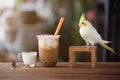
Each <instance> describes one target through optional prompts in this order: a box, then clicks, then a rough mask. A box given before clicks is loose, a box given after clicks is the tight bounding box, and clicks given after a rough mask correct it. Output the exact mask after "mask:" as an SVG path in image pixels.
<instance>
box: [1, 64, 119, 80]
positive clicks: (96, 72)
mask: <svg viewBox="0 0 120 80" xmlns="http://www.w3.org/2000/svg"><path fill="white" fill-rule="evenodd" d="M0 80H120V62H97V64H96V67H95V68H91V67H90V62H82V63H77V64H76V65H75V66H73V67H72V68H71V67H69V63H68V62H64V63H58V64H57V66H56V67H42V66H41V65H40V64H39V63H37V64H36V67H35V68H26V67H24V64H23V63H18V66H17V68H16V69H15V70H14V71H11V63H0Z"/></svg>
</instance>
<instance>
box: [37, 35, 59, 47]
mask: <svg viewBox="0 0 120 80" xmlns="http://www.w3.org/2000/svg"><path fill="white" fill-rule="evenodd" d="M58 38H59V35H58V36H55V35H40V36H38V41H39V42H38V43H39V47H40V48H44V49H52V48H56V47H58Z"/></svg>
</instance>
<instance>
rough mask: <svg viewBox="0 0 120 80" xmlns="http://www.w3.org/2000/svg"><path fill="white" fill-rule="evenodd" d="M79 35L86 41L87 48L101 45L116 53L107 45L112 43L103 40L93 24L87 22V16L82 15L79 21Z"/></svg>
mask: <svg viewBox="0 0 120 80" xmlns="http://www.w3.org/2000/svg"><path fill="white" fill-rule="evenodd" d="M79 27H80V29H79V33H80V35H81V37H82V38H83V39H84V40H85V42H86V44H87V46H89V45H91V46H94V45H95V44H99V45H100V46H102V47H104V48H105V49H107V50H109V51H111V52H113V53H115V51H114V50H113V49H112V48H111V47H109V46H107V45H106V43H110V41H106V40H103V39H102V37H101V36H100V34H99V33H98V32H97V31H96V29H95V28H94V27H93V26H92V24H91V23H90V22H89V21H87V20H85V15H84V14H82V16H81V18H80V21H79Z"/></svg>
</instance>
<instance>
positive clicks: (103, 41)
mask: <svg viewBox="0 0 120 80" xmlns="http://www.w3.org/2000/svg"><path fill="white" fill-rule="evenodd" d="M101 43H106V44H107V43H111V41H105V40H102V41H101Z"/></svg>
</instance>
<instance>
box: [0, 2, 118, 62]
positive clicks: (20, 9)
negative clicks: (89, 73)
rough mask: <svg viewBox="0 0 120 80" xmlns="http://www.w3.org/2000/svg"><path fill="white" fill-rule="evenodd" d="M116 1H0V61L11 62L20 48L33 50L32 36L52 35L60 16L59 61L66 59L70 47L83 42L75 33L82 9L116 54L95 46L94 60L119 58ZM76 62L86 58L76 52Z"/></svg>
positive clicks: (34, 45)
mask: <svg viewBox="0 0 120 80" xmlns="http://www.w3.org/2000/svg"><path fill="white" fill-rule="evenodd" d="M119 3H120V1H119V0H0V62H9V61H14V60H16V59H17V58H18V53H19V52H22V51H37V52H38V45H37V38H36V35H40V34H54V32H55V30H56V27H57V25H58V23H59V20H60V18H61V16H63V17H64V18H65V21H64V24H63V27H62V29H61V31H60V33H59V34H60V35H61V38H60V46H59V47H60V48H59V61H68V56H69V55H68V51H69V47H70V46H82V45H86V43H85V42H84V40H83V39H82V38H81V36H80V35H79V26H78V23H79V18H80V16H81V13H82V12H84V13H85V15H86V18H87V20H89V21H90V22H91V23H92V24H93V25H94V27H95V28H96V29H97V31H98V32H99V33H100V34H101V36H102V38H103V39H105V40H109V41H112V43H110V44H108V45H109V46H111V47H112V48H114V50H115V51H116V55H114V54H112V53H111V52H109V51H107V50H105V49H103V48H102V47H100V46H98V45H96V46H97V58H98V59H97V61H107V62H111V61H120V35H119V34H120V28H119V27H120V24H119V22H120V10H119V9H120V5H119ZM77 61H90V55H89V54H86V55H85V54H84V55H83V54H77Z"/></svg>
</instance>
